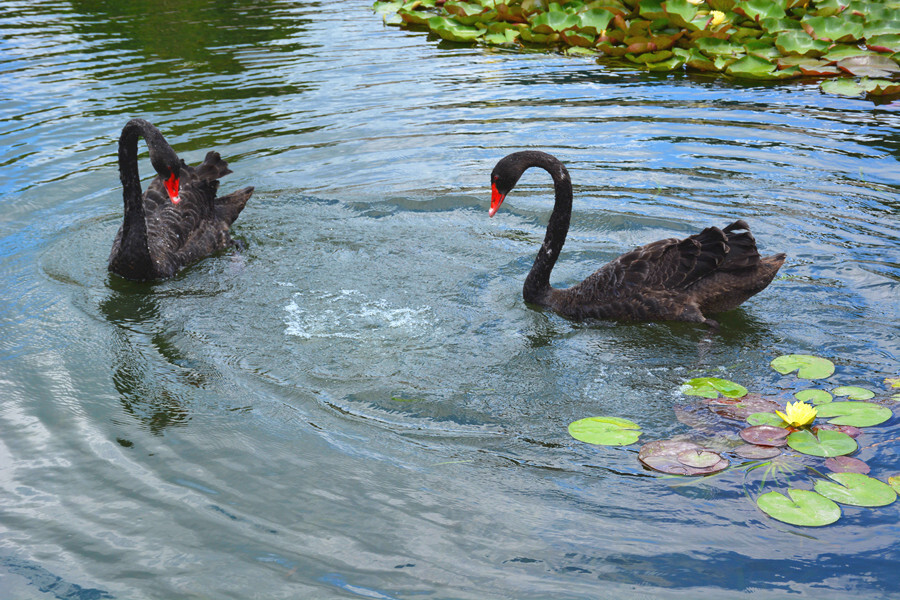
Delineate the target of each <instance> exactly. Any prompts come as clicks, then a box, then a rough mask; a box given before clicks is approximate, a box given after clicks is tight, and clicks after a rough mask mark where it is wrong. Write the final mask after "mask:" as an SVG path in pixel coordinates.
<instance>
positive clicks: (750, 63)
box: [725, 54, 778, 79]
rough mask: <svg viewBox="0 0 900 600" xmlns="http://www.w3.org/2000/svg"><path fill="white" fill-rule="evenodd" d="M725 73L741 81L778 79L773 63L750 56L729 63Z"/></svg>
mask: <svg viewBox="0 0 900 600" xmlns="http://www.w3.org/2000/svg"><path fill="white" fill-rule="evenodd" d="M725 72H726V73H728V74H729V75H731V76H733V77H739V78H742V79H778V76H777V73H776V68H775V64H774V63H772V62H770V61H768V60H766V59H764V58H761V57H759V56H755V55H752V54H750V55H747V56H745V57H743V58H741V59H738V60H736V61H735V62H733V63H731V64H730V65H728V67H727V68H726V69H725Z"/></svg>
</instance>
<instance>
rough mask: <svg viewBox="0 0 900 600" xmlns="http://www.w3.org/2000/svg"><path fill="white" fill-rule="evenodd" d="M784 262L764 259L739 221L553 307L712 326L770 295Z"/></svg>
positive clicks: (619, 261)
mask: <svg viewBox="0 0 900 600" xmlns="http://www.w3.org/2000/svg"><path fill="white" fill-rule="evenodd" d="M784 259H785V255H784V254H777V255H775V256H770V257H766V258H762V257H760V255H759V251H758V250H757V248H756V240H755V239H754V238H753V235H752V234H751V233H750V228H749V226H748V225H747V223H745V222H744V221H742V220H739V221H735V222H734V223H732V224H731V225H729V226H728V227H726V228H725V229H719V228H718V227H708V228H706V229H704V230H703V231H701V232H700V233H698V234H695V235H692V236H690V237H688V238H685V239H683V240H679V239H676V238H670V239H665V240H660V241H658V242H653V243H651V244H647V245H646V246H641V247H639V248H636V249H634V250H632V251H631V252H628V253H626V254H623V255H622V256H620V257H618V258H616V259H615V260H613V261H611V262H609V263H608V264H606V265H604V266H603V267H601V268H600V269H599V270H597V271H596V272H595V273H594V274H593V275H591V276H590V277H588V278H587V279H585V280H584V281H583V282H581V283H580V284H578V285H576V286H574V287H572V288H569V289H564V290H557V289H551V290H550V292H549V294H548V297H547V301H546V305H547V306H549V307H551V308H553V309H554V310H556V311H558V312H560V313H562V314H564V315H566V316H570V317H573V318H601V319H618V320H625V321H652V320H674V321H693V322H707V321H709V319H708V318H707V317H706V315H707V314H713V313H717V312H724V311H727V310H731V309H733V308H735V307H737V306H738V305H739V304H741V303H742V302H744V301H745V300H747V299H748V298H750V297H751V296H753V295H754V294H756V293H758V292H760V291H761V290H763V289H765V287H766V286H768V285H769V283H771V281H772V279H773V278H774V277H775V275H776V273H777V272H778V269H779V268H780V267H781V265H782V264H783V263H784Z"/></svg>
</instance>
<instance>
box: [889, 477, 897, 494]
mask: <svg viewBox="0 0 900 600" xmlns="http://www.w3.org/2000/svg"><path fill="white" fill-rule="evenodd" d="M888 485H889V486H891V487H892V488H894V491H895V492H897V493H900V475H891V476H890V477H888Z"/></svg>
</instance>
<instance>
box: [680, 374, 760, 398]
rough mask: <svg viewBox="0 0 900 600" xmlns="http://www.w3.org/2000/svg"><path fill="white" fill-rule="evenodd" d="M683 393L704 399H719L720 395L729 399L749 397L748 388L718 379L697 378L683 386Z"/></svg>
mask: <svg viewBox="0 0 900 600" xmlns="http://www.w3.org/2000/svg"><path fill="white" fill-rule="evenodd" d="M681 393H682V394H684V395H686V396H702V397H704V398H718V397H719V394H721V395H723V396H725V397H727V398H741V397H743V396H746V395H747V388H745V387H744V386H742V385H739V384H737V383H735V382H733V381H728V380H727V379H719V378H718V377H695V378H694V379H691V380H690V381H687V382H685V383H684V384H683V385H682V386H681Z"/></svg>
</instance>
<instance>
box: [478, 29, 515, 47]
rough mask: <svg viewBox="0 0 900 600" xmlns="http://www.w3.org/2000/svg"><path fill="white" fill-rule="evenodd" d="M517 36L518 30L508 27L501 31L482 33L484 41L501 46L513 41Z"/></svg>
mask: <svg viewBox="0 0 900 600" xmlns="http://www.w3.org/2000/svg"><path fill="white" fill-rule="evenodd" d="M518 37H519V31H518V30H517V29H513V28H508V29H504V30H503V31H496V32H490V33H486V34H484V41H485V43H488V44H491V45H493V46H503V45H506V44H513V43H515V41H516V39H518Z"/></svg>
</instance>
